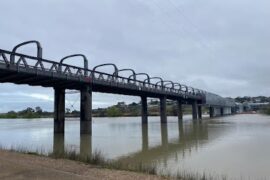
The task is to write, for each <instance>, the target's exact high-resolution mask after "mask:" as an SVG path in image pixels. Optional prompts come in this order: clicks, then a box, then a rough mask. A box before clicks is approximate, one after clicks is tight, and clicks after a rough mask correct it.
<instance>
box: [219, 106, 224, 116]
mask: <svg viewBox="0 0 270 180" xmlns="http://www.w3.org/2000/svg"><path fill="white" fill-rule="evenodd" d="M220 116H224V107H221V108H220Z"/></svg>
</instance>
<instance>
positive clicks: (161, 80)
mask: <svg viewBox="0 0 270 180" xmlns="http://www.w3.org/2000/svg"><path fill="white" fill-rule="evenodd" d="M151 79H158V80H160V81H159V82H161V83H162V84H163V79H162V78H160V77H151V78H149V79H148V83H149V84H150V83H151ZM146 80H147V79H145V80H144V82H145V81H146ZM155 86H157V84H155Z"/></svg>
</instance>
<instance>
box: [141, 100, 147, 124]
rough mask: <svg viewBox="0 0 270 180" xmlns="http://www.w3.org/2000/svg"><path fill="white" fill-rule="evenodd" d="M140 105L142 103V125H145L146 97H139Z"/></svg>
mask: <svg viewBox="0 0 270 180" xmlns="http://www.w3.org/2000/svg"><path fill="white" fill-rule="evenodd" d="M141 103H142V110H141V113H142V114H141V116H142V124H147V122H148V113H147V97H146V96H142V97H141Z"/></svg>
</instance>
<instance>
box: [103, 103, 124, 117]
mask: <svg viewBox="0 0 270 180" xmlns="http://www.w3.org/2000/svg"><path fill="white" fill-rule="evenodd" d="M106 114H107V116H110V117H117V116H121V111H120V110H119V109H118V108H117V107H115V106H113V107H109V108H108V109H107V112H106Z"/></svg>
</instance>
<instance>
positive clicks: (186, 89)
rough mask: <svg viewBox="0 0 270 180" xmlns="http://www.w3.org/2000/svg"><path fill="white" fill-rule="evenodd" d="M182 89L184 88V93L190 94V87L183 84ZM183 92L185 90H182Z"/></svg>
mask: <svg viewBox="0 0 270 180" xmlns="http://www.w3.org/2000/svg"><path fill="white" fill-rule="evenodd" d="M182 87H183V88H185V90H184V92H186V93H187V92H188V86H186V85H184V84H182ZM181 90H183V89H182V88H181Z"/></svg>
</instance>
